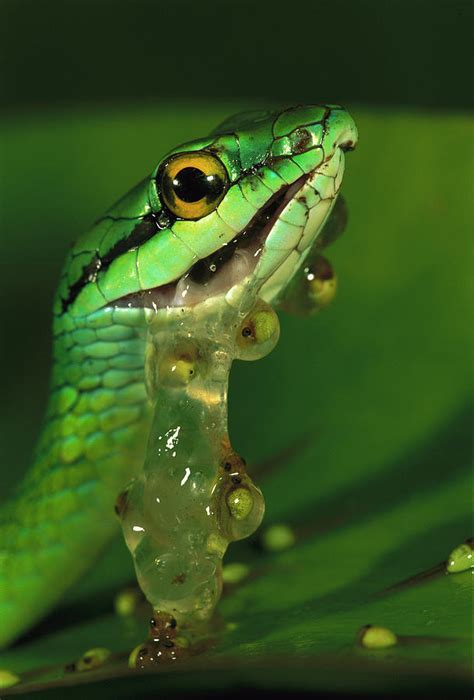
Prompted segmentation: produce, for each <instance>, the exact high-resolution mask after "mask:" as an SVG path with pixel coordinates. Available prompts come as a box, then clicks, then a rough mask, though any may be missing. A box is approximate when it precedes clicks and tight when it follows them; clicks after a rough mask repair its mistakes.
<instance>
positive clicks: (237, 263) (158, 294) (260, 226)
mask: <svg viewBox="0 0 474 700" xmlns="http://www.w3.org/2000/svg"><path fill="white" fill-rule="evenodd" d="M311 175H312V173H309V174H303V175H301V177H299V178H298V179H297V180H295V182H293V183H291V184H290V185H283V186H282V187H281V188H280V189H279V190H278V191H277V192H275V193H274V194H273V195H272V196H271V197H270V198H269V200H268V201H267V203H266V204H265V205H264V206H263V207H262V208H261V209H260V210H259V211H257V212H256V213H255V215H254V216H253V218H252V219H251V220H250V222H249V223H248V224H247V226H246V227H245V228H244V229H243V230H242V231H241V232H240V233H238V234H237V235H236V237H235V238H233V239H232V240H231V241H230V242H229V243H227V244H225V245H224V246H222V247H221V248H220V249H219V250H217V251H215V252H214V253H211V254H210V255H208V256H207V257H205V258H202V259H201V260H198V261H197V262H196V263H195V264H194V265H193V266H192V267H191V268H190V269H189V271H188V272H187V273H186V274H185V275H183V276H181V277H178V278H177V279H175V280H173V281H172V282H169V283H167V284H164V285H160V286H158V287H152V288H150V289H146V290H142V291H139V292H134V293H132V294H127V295H126V296H123V297H120V298H119V299H116V300H115V301H113V302H112V304H111V305H112V306H114V307H119V308H121V307H122V308H123V307H126V308H134V307H135V308H137V307H138V308H143V307H144V308H153V309H155V310H156V309H160V308H164V307H166V306H169V307H173V306H182V305H184V304H186V306H192V305H195V304H198V303H199V302H200V301H202V300H203V299H206V298H209V297H211V296H216V295H218V294H222V293H225V292H227V291H228V290H229V289H230V288H231V287H232V286H233V285H235V284H238V283H239V282H241V281H242V279H243V278H244V277H245V276H246V275H248V274H250V273H251V272H252V271H253V270H254V269H255V267H256V265H257V262H258V259H259V257H260V254H261V252H262V250H263V247H264V243H265V240H266V238H267V237H268V235H269V234H270V232H271V230H272V228H273V226H274V225H275V224H276V222H277V221H278V219H279V217H280V215H281V214H282V212H283V210H284V209H285V207H286V206H287V204H289V202H290V201H291V200H292V199H293V198H294V197H295V196H296V194H297V192H298V191H299V190H300V189H301V188H302V187H303V186H304V184H305V183H306V182H307V180H308V179H309V178H310V177H311Z"/></svg>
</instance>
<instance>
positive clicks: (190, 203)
mask: <svg viewBox="0 0 474 700" xmlns="http://www.w3.org/2000/svg"><path fill="white" fill-rule="evenodd" d="M356 141H357V131H356V127H355V125H354V122H353V120H352V118H351V117H350V115H349V114H348V113H347V111H346V110H344V109H343V108H342V107H339V106H332V105H331V106H327V105H316V106H314V105H313V106H297V107H292V108H288V109H284V110H280V111H274V112H249V113H245V114H241V115H237V116H235V117H232V118H230V119H228V120H226V121H225V122H224V123H223V124H221V125H220V126H219V127H218V128H216V129H215V130H214V131H213V132H212V133H211V134H210V135H209V136H207V137H205V138H203V139H199V140H194V141H191V142H189V143H186V144H184V145H181V146H179V147H177V148H175V149H174V150H172V151H171V152H170V153H168V154H167V155H166V156H165V157H164V158H163V160H162V161H161V162H160V163H159V164H158V166H157V167H156V168H155V170H154V171H153V172H152V173H151V175H150V176H149V177H147V178H146V179H145V180H143V181H142V182H140V183H139V184H138V185H137V186H136V187H135V188H134V189H133V190H132V191H131V192H129V193H128V194H127V195H126V196H124V197H123V198H122V199H120V200H119V201H118V202H117V204H115V205H114V206H113V207H112V208H111V209H109V211H107V213H106V214H105V215H104V216H102V217H101V218H100V219H99V220H98V221H97V222H96V223H95V224H94V225H93V226H92V228H91V229H90V230H89V231H87V232H86V233H85V235H83V236H82V237H81V238H80V239H79V240H78V241H77V242H76V243H75V244H74V245H73V246H72V248H71V249H70V252H69V254H68V256H67V260H66V263H65V265H64V268H63V271H62V274H61V278H60V282H59V286H58V290H57V294H56V298H55V302H54V320H53V335H54V350H53V370H52V378H51V388H50V396H49V401H48V405H47V410H46V414H45V418H44V425H43V429H42V432H41V435H40V438H39V441H38V444H37V448H36V452H35V458H34V463H33V465H32V467H31V469H30V471H29V472H28V474H27V475H26V477H25V479H24V480H23V482H22V483H21V484H20V485H19V487H18V489H17V491H16V493H15V495H14V497H13V498H12V500H10V501H8V502H7V503H6V504H5V505H4V506H3V508H2V510H1V511H0V620H1V624H0V646H6V645H8V644H9V643H11V642H12V641H13V640H14V639H16V638H18V636H20V635H21V633H23V632H24V631H25V630H27V629H28V628H29V627H31V626H32V625H33V624H34V623H35V622H36V621H38V620H39V619H40V618H41V617H42V616H44V615H45V614H46V613H47V612H48V611H49V610H51V608H52V607H53V606H54V604H55V603H56V602H57V601H58V599H59V598H60V597H61V595H62V594H63V593H64V592H65V591H66V590H67V588H68V587H69V586H70V585H71V584H72V583H73V582H75V581H76V580H77V579H78V578H79V577H80V576H81V575H83V574H84V573H85V572H86V571H87V569H88V568H89V567H90V566H91V564H92V563H93V561H94V560H95V559H96V558H97V557H98V556H99V554H100V552H101V551H102V550H103V548H104V546H105V545H106V543H107V542H108V541H109V540H110V539H111V538H112V537H113V536H114V535H115V534H116V533H117V528H118V525H117V518H116V516H115V515H114V504H115V502H116V498H117V494H118V493H120V492H121V491H123V489H124V486H125V485H126V484H127V483H128V482H129V481H130V479H132V478H133V477H134V476H136V475H137V473H138V472H139V469H140V467H141V466H142V465H143V460H144V456H145V447H146V439H147V436H148V433H149V430H150V424H151V420H152V407H151V404H150V401H149V399H148V397H147V390H146V377H145V365H146V362H145V354H146V345H147V333H148V327H149V325H150V319H156V318H158V319H162V325H161V328H162V329H163V328H164V332H165V333H166V332H167V326H166V323H167V321H166V319H167V314H168V313H169V311H170V309H173V310H176V309H183V310H185V309H189V308H194V307H195V308H201V307H202V308H203V309H204V312H203V314H202V315H201V316H202V318H203V319H205V313H206V312H205V309H206V308H207V307H205V306H204V305H203V302H204V301H206V303H209V300H212V299H222V298H225V299H227V300H228V301H229V303H231V302H232V297H233V295H235V292H236V290H239V289H241V288H242V285H243V284H244V281H245V282H246V283H248V281H249V280H251V281H252V282H253V283H255V284H258V289H259V296H260V297H261V299H262V300H264V301H265V302H266V303H269V304H276V303H277V302H278V300H279V299H280V297H281V295H282V293H283V291H284V290H285V288H286V287H287V286H288V284H289V282H291V280H293V279H295V277H296V275H297V273H298V270H300V269H302V267H303V262H304V260H305V259H306V256H307V255H308V253H309V252H310V251H311V249H312V247H313V244H314V243H315V241H316V238H317V237H318V234H319V233H320V231H321V229H322V227H323V225H324V224H325V222H326V220H327V219H328V217H329V215H330V213H331V209H332V207H333V205H334V203H335V201H336V197H337V195H338V193H339V190H340V186H341V181H342V176H343V171H344V154H345V151H347V150H350V149H352V148H353V147H354V146H355V144H356ZM202 322H203V323H204V320H203V321H202ZM170 328H171V326H170ZM168 332H169V333H173V332H174V330H169V331H168ZM158 408H159V407H158Z"/></svg>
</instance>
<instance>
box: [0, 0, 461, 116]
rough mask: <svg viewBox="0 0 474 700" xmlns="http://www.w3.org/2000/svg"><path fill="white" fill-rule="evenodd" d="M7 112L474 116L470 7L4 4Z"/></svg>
mask: <svg viewBox="0 0 474 700" xmlns="http://www.w3.org/2000/svg"><path fill="white" fill-rule="evenodd" d="M0 6H1V9H2V13H1V14H2V16H1V19H0V32H1V33H0V45H1V46H2V63H3V66H2V100H1V102H2V105H3V107H4V108H6V109H12V110H17V109H22V110H31V109H33V108H35V107H38V106H41V107H50V106H51V105H52V104H55V105H58V104H63V103H65V102H68V103H77V102H84V101H86V102H91V101H93V102H103V101H111V100H112V101H114V102H117V101H119V102H126V101H128V100H130V99H134V100H137V99H138V100H165V99H169V98H173V99H176V98H180V99H182V98H184V97H185V98H190V97H195V98H198V99H200V100H201V99H204V100H216V99H221V98H229V97H232V98H237V99H249V98H258V99H263V100H268V99H272V100H273V99H278V100H281V99H283V100H289V101H295V100H296V101H314V100H315V99H316V100H319V99H324V100H325V101H333V102H338V101H341V102H344V103H348V102H349V103H350V102H359V103H365V104H367V103H369V104H374V103H376V104H380V103H383V104H386V105H409V106H429V107H435V108H439V107H443V108H448V109H450V108H467V107H470V106H472V100H473V93H472V79H471V78H472V73H471V71H470V68H469V66H470V65H471V63H472V50H471V48H472V20H473V15H472V3H471V2H469V1H466V0H392V1H390V0H310V1H308V0H299V1H298V2H295V1H293V0H292V2H287V3H284V2H268V0H263V1H260V2H258V1H257V2H255V1H254V0H240V1H239V2H220V1H219V0H201V1H200V2H193V1H192V0H184V1H183V0H174V1H173V0H168V1H166V2H165V1H163V0H148V1H144V0H136V1H133V0H128V1H125V2H124V0H62V1H61V0H60V1H58V0H3V2H2V3H1V5H0Z"/></svg>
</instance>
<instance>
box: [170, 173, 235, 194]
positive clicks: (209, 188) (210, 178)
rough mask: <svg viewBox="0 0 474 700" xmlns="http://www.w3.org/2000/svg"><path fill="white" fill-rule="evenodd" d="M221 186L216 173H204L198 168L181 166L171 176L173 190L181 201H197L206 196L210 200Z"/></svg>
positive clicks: (219, 191) (220, 189)
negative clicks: (180, 168)
mask: <svg viewBox="0 0 474 700" xmlns="http://www.w3.org/2000/svg"><path fill="white" fill-rule="evenodd" d="M222 188H223V182H222V180H221V178H220V177H219V176H218V175H213V174H212V173H211V174H209V175H206V174H205V173H203V171H202V170H199V168H192V167H190V168H183V169H182V170H180V171H179V172H178V173H176V175H175V176H174V178H173V190H174V193H175V195H176V196H177V197H179V199H181V200H182V201H183V202H199V200H200V199H204V197H206V198H207V201H208V202H212V201H213V200H214V199H216V197H218V196H219V195H220V194H221V192H222Z"/></svg>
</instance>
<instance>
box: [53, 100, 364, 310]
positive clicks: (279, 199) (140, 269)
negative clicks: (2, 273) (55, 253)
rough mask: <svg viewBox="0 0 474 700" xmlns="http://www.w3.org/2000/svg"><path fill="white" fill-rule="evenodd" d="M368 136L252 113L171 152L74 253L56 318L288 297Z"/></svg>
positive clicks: (327, 114)
mask: <svg viewBox="0 0 474 700" xmlns="http://www.w3.org/2000/svg"><path fill="white" fill-rule="evenodd" d="M356 142H357V130H356V127H355V125H354V122H353V120H352V118H351V116H350V115H349V114H348V112H347V111H346V110H345V109H343V108H342V107H338V106H328V105H322V106H321V105H317V106H311V105H310V106H297V107H291V108H289V109H285V110H280V111H273V112H250V113H246V114H241V115H237V116H234V117H232V118H231V119H228V120H226V121H225V122H223V123H222V124H221V125H220V126H219V127H217V128H216V129H215V130H214V131H213V132H212V133H211V134H210V135H209V136H207V137H205V138H203V139H199V140H194V141H190V142H188V143H185V144H183V145H181V146H179V147H177V148H175V149H173V150H172V151H170V152H169V153H168V154H167V155H166V156H165V157H164V158H163V160H162V161H161V162H160V163H159V164H158V165H157V167H156V168H155V170H154V171H153V172H152V174H151V176H150V177H149V178H147V179H146V180H144V181H143V182H142V183H140V185H139V186H138V187H136V188H135V189H134V190H132V192H131V193H129V194H128V195H127V196H126V197H125V198H123V199H122V200H120V201H119V202H118V203H117V205H115V206H114V207H113V208H112V209H111V210H110V211H109V212H108V213H107V214H106V215H105V216H104V217H102V218H101V219H100V220H99V221H98V222H97V224H96V225H95V227H94V228H93V229H91V230H90V231H89V232H88V233H87V234H86V235H85V236H84V237H83V238H82V239H80V240H79V241H78V243H77V244H76V245H75V246H74V248H73V249H72V251H71V254H70V257H69V260H68V262H67V263H66V267H65V272H64V274H63V278H62V283H61V285H60V289H59V293H58V297H57V302H56V310H57V314H58V315H61V314H62V313H64V312H65V311H66V310H69V311H70V312H71V314H72V315H73V316H83V315H87V314H90V313H93V312H94V311H97V310H99V309H102V308H103V307H110V308H125V309H136V308H141V309H150V310H153V309H154V310H155V311H156V310H158V309H160V308H165V307H168V308H169V307H182V306H193V305H196V304H199V303H200V302H201V301H203V300H204V299H209V298H213V297H217V296H222V295H225V296H226V298H227V299H228V301H230V302H232V298H233V296H234V295H235V294H236V292H238V290H239V289H241V288H242V285H243V284H244V283H251V284H253V285H254V286H255V287H257V289H258V290H259V293H260V295H261V296H262V297H263V298H264V299H265V300H267V301H269V302H271V301H272V300H274V299H275V298H276V297H277V296H278V295H279V294H280V293H281V292H282V290H283V289H284V288H285V286H286V285H287V284H288V282H289V281H290V279H291V278H292V277H293V275H294V274H295V272H296V270H297V269H298V268H299V267H300V266H301V264H302V262H303V261H304V258H305V256H306V254H307V253H308V251H309V250H310V248H311V246H312V245H313V243H314V242H315V240H316V238H317V236H318V234H319V232H320V231H321V229H322V227H323V225H324V223H325V221H326V220H327V218H328V215H329V213H330V211H331V208H332V206H333V204H334V202H335V200H336V197H337V195H338V193H339V190H340V187H341V182H342V176H343V172H344V157H345V152H346V151H347V150H350V149H352V148H354V146H355V144H356Z"/></svg>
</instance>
